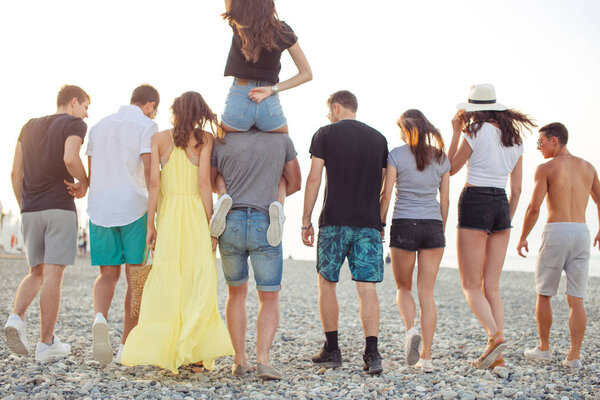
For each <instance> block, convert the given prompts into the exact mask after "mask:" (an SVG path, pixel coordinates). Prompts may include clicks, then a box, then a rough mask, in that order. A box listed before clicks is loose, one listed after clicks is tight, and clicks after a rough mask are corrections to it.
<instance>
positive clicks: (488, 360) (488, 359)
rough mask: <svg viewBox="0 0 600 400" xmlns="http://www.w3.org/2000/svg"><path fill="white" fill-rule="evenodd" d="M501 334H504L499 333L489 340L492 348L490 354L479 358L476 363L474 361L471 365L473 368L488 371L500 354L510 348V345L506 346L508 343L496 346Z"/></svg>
mask: <svg viewBox="0 0 600 400" xmlns="http://www.w3.org/2000/svg"><path fill="white" fill-rule="evenodd" d="M501 334H502V332H500V331H498V332H496V333H495V334H494V336H492V337H491V338H489V340H488V345H490V346H491V349H490V352H489V353H488V354H486V355H485V356H481V357H479V359H477V360H476V361H472V362H471V365H472V366H473V367H475V368H477V369H487V368H490V367H491V366H492V364H493V363H494V361H496V358H497V357H498V354H501V353H502V352H503V351H504V350H505V349H506V348H507V347H508V344H506V342H501V343H498V344H496V338H497V337H498V336H500V335H501Z"/></svg>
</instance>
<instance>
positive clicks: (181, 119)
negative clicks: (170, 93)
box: [171, 92, 219, 149]
mask: <svg viewBox="0 0 600 400" xmlns="http://www.w3.org/2000/svg"><path fill="white" fill-rule="evenodd" d="M171 111H172V112H173V117H172V118H171V122H172V123H173V141H174V142H175V146H177V147H181V148H182V149H185V148H186V147H187V144H188V142H189V140H190V135H194V138H195V139H196V146H194V147H196V148H197V147H199V146H200V145H203V144H204V140H203V139H202V132H203V131H205V130H207V128H208V129H210V131H211V132H212V134H213V136H215V135H216V134H217V133H218V132H219V130H218V121H217V114H215V113H213V112H212V110H211V109H210V107H209V106H208V104H206V102H205V101H204V99H203V98H202V95H200V93H198V92H185V93H184V94H182V95H181V96H179V97H177V98H176V99H175V101H173V105H172V106H171Z"/></svg>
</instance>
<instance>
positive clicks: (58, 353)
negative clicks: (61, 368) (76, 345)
mask: <svg viewBox="0 0 600 400" xmlns="http://www.w3.org/2000/svg"><path fill="white" fill-rule="evenodd" d="M70 353H71V345H70V344H67V343H61V341H60V340H59V339H58V338H57V337H56V335H54V337H53V338H52V344H46V343H42V342H40V343H38V344H37V347H36V348H35V360H36V361H48V360H50V359H53V358H58V357H66V356H68V355H69V354H70Z"/></svg>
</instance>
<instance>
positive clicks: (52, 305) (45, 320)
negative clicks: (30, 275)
mask: <svg viewBox="0 0 600 400" xmlns="http://www.w3.org/2000/svg"><path fill="white" fill-rule="evenodd" d="M64 272H65V266H64V265H55V264H45V265H44V281H43V283H42V287H41V291H40V315H41V318H40V319H41V332H40V341H41V342H42V343H46V344H52V338H53V336H54V326H55V325H56V319H57V318H58V310H59V308H60V287H61V285H62V278H63V274H64Z"/></svg>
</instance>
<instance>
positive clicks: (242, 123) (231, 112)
mask: <svg viewBox="0 0 600 400" xmlns="http://www.w3.org/2000/svg"><path fill="white" fill-rule="evenodd" d="M259 86H273V83H270V82H264V81H251V80H249V81H248V85H245V86H241V85H237V84H236V81H235V80H234V83H233V85H232V86H231V88H230V89H229V94H228V95H227V100H226V101H225V110H224V111H223V115H222V116H221V121H223V123H225V125H227V126H228V127H230V128H232V129H234V130H236V131H239V132H245V131H248V130H250V128H252V127H253V126H255V127H256V128H257V129H260V130H261V131H265V132H269V131H276V130H277V129H279V128H281V127H282V126H284V125H286V124H287V121H286V119H285V116H284V115H283V109H282V108H281V104H280V103H279V95H277V94H274V95H271V96H269V97H267V98H266V99H264V100H263V101H261V102H260V103H257V102H255V101H253V100H252V99H251V98H250V91H251V90H252V89H254V88H256V87H259Z"/></svg>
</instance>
